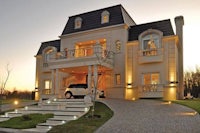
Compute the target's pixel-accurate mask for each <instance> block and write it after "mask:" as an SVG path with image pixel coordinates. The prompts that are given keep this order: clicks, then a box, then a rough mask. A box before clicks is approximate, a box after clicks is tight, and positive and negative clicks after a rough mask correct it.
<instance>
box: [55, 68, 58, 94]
mask: <svg viewBox="0 0 200 133" xmlns="http://www.w3.org/2000/svg"><path fill="white" fill-rule="evenodd" d="M58 93H59V70H58V69H56V76H55V94H56V95H58Z"/></svg>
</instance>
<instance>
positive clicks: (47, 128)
mask: <svg viewBox="0 0 200 133" xmlns="http://www.w3.org/2000/svg"><path fill="white" fill-rule="evenodd" d="M52 127H53V126H50V125H39V124H38V125H37V126H36V128H37V129H39V130H46V131H49V130H50V129H51V128H52Z"/></svg>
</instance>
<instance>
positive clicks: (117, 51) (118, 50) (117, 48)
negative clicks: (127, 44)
mask: <svg viewBox="0 0 200 133" xmlns="http://www.w3.org/2000/svg"><path fill="white" fill-rule="evenodd" d="M115 45H116V53H119V52H120V51H121V42H120V41H119V40H117V41H116V42H115Z"/></svg>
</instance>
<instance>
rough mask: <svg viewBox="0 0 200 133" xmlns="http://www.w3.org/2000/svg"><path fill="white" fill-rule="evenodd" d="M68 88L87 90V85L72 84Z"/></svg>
mask: <svg viewBox="0 0 200 133" xmlns="http://www.w3.org/2000/svg"><path fill="white" fill-rule="evenodd" d="M68 88H87V84H71V85H70V86H69V87H68Z"/></svg>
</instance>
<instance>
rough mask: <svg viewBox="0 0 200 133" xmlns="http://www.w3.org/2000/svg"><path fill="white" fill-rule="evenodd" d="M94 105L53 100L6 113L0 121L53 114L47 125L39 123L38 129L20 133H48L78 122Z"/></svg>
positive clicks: (78, 100)
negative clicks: (53, 129)
mask: <svg viewBox="0 0 200 133" xmlns="http://www.w3.org/2000/svg"><path fill="white" fill-rule="evenodd" d="M90 106H92V103H91V102H90V103H85V102H84V99H52V100H45V101H43V102H40V103H39V104H38V105H31V106H25V107H24V108H19V109H15V110H14V111H12V112H6V113H5V114H4V115H1V116H0V121H5V120H8V119H10V118H12V117H17V116H22V115H25V114H32V113H42V114H46V113H53V114H54V117H53V118H49V119H48V120H47V121H46V122H45V123H39V124H38V125H37V126H36V128H31V129H23V130H20V132H22V133H23V132H24V133H27V132H35V133H36V132H37V133H38V132H39V133H42V132H44V133H45V132H48V131H49V130H50V129H51V128H52V127H53V126H56V125H62V124H65V123H67V122H69V121H71V120H76V119H78V118H80V117H81V116H83V115H84V114H86V113H87V112H88V111H89V109H90Z"/></svg>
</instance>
